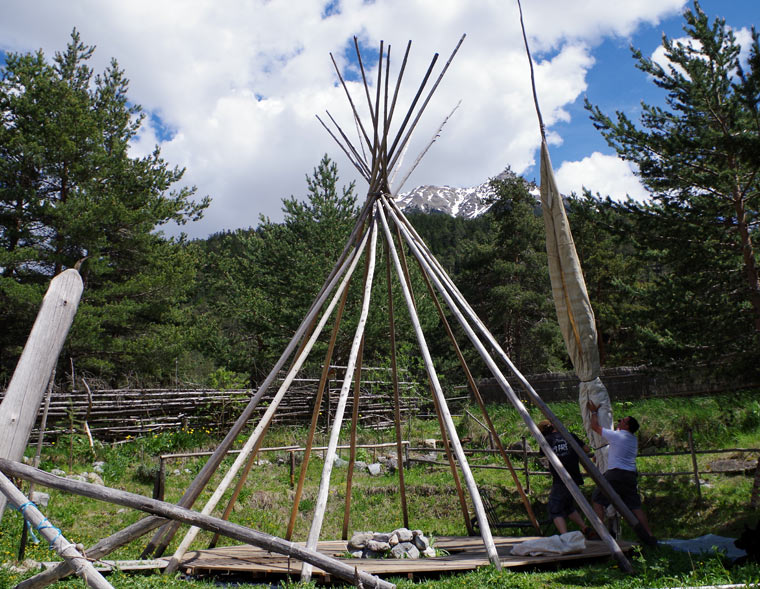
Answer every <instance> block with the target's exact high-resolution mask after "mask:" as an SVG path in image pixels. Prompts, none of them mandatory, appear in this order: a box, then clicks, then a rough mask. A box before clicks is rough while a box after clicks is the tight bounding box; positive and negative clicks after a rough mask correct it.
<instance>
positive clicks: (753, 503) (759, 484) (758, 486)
mask: <svg viewBox="0 0 760 589" xmlns="http://www.w3.org/2000/svg"><path fill="white" fill-rule="evenodd" d="M759 503H760V456H758V458H757V466H756V467H755V480H754V481H753V483H752V493H751V494H750V497H749V506H750V507H751V508H752V509H757V506H758V504H759Z"/></svg>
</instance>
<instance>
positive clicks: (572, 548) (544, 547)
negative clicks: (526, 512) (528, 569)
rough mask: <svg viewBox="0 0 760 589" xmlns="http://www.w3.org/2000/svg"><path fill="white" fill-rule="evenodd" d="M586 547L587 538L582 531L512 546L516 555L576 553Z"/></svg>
mask: <svg viewBox="0 0 760 589" xmlns="http://www.w3.org/2000/svg"><path fill="white" fill-rule="evenodd" d="M585 548H586V538H585V537H584V536H583V533H582V532H578V531H574V532H567V533H566V534H560V535H554V536H548V537H545V538H535V539H533V540H525V542H520V544H516V545H515V546H513V547H512V554H513V555H515V556H544V555H547V556H551V555H553V554H574V553H576V552H583V550H584V549H585Z"/></svg>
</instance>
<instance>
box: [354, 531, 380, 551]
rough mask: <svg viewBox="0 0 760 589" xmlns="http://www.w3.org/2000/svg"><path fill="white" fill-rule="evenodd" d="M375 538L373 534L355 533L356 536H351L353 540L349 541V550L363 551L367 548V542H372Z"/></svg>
mask: <svg viewBox="0 0 760 589" xmlns="http://www.w3.org/2000/svg"><path fill="white" fill-rule="evenodd" d="M373 536H374V533H373V532H354V535H353V536H351V539H350V540H349V541H348V549H349V550H361V549H363V548H366V546H367V542H369V541H370V540H372V537H373Z"/></svg>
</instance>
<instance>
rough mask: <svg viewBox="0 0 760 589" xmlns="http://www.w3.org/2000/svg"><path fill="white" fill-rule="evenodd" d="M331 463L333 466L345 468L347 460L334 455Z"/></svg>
mask: <svg viewBox="0 0 760 589" xmlns="http://www.w3.org/2000/svg"><path fill="white" fill-rule="evenodd" d="M333 465H334V466H335V468H345V467H347V466H348V460H343V459H342V458H341V457H340V456H335V460H333Z"/></svg>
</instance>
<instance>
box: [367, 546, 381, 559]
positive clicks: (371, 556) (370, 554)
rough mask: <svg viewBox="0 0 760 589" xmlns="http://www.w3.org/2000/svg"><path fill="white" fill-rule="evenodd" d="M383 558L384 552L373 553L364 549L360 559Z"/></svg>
mask: <svg viewBox="0 0 760 589" xmlns="http://www.w3.org/2000/svg"><path fill="white" fill-rule="evenodd" d="M384 556H385V552H375V551H374V550H370V549H369V548H365V549H364V551H363V552H362V558H383V557H384Z"/></svg>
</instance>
